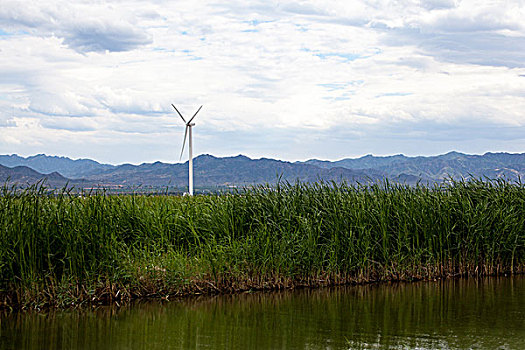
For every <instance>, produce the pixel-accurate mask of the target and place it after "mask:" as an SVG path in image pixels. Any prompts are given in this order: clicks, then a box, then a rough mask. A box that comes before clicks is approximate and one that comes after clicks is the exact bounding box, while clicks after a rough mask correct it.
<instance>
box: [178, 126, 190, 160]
mask: <svg viewBox="0 0 525 350" xmlns="http://www.w3.org/2000/svg"><path fill="white" fill-rule="evenodd" d="M188 128H189V126H187V125H186V130H185V131H184V141H183V142H182V151H180V158H179V160H181V159H182V153H184V145H186V136H188Z"/></svg>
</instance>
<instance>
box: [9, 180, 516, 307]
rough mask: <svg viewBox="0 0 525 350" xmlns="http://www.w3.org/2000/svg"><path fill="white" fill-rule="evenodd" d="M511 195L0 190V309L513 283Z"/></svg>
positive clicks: (495, 184) (422, 190)
mask: <svg viewBox="0 0 525 350" xmlns="http://www.w3.org/2000/svg"><path fill="white" fill-rule="evenodd" d="M524 266H525V187H524V185H522V184H510V183H507V182H504V181H470V182H454V181H451V182H448V183H446V184H442V185H439V186H435V187H424V186H416V187H409V186H404V185H396V184H391V183H388V182H385V183H383V184H378V185H371V186H353V185H347V184H335V183H317V184H300V183H298V184H279V185H277V186H276V187H273V188H272V189H268V188H265V187H262V186H261V187H255V188H250V189H245V190H243V191H239V192H236V193H228V194H222V195H206V196H195V197H175V196H161V195H159V196H146V195H107V194H105V193H104V192H99V193H96V194H91V195H89V194H84V195H82V196H80V195H79V194H78V193H75V194H73V193H72V192H68V191H66V190H63V191H61V192H53V193H49V192H48V191H47V190H46V189H45V188H44V187H42V186H33V187H31V188H28V189H25V190H17V189H15V188H12V187H9V186H8V185H4V187H3V189H2V192H1V195H0V298H1V299H0V302H1V303H2V304H3V307H7V308H40V307H46V306H51V307H54V306H58V307H67V306H71V305H78V304H83V303H85V304H87V303H105V302H109V301H119V302H123V301H127V300H130V299H133V298H137V297H150V296H154V297H164V298H166V297H168V298H169V297H173V296H174V295H184V294H188V293H219V292H221V293H222V292H235V291H240V290H249V289H275V288H288V287H298V286H321V285H332V284H341V283H361V282H370V281H384V280H413V279H434V278H444V277H449V276H459V275H475V276H481V275H488V274H504V273H521V272H523V271H524Z"/></svg>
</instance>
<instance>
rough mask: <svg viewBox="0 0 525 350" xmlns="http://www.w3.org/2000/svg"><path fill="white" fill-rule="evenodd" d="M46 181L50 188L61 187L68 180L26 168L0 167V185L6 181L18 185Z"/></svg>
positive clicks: (55, 174)
mask: <svg viewBox="0 0 525 350" xmlns="http://www.w3.org/2000/svg"><path fill="white" fill-rule="evenodd" d="M43 179H45V180H46V184H47V185H48V186H51V187H62V186H64V185H66V183H68V181H69V179H66V178H65V177H63V176H62V175H60V174H59V173H57V172H52V173H50V174H41V173H39V172H37V171H35V170H33V169H31V168H28V167H26V166H16V167H14V168H9V167H6V166H3V165H0V183H1V184H3V183H5V182H6V181H8V180H9V181H10V182H12V183H18V184H20V185H27V184H34V183H36V182H38V181H42V180H43Z"/></svg>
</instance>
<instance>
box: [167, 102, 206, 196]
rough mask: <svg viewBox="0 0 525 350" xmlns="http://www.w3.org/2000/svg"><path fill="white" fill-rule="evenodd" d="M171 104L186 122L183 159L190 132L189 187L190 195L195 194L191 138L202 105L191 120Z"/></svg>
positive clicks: (181, 152)
mask: <svg viewBox="0 0 525 350" xmlns="http://www.w3.org/2000/svg"><path fill="white" fill-rule="evenodd" d="M171 105H172V106H173V108H175V110H176V111H177V113H179V115H180V117H181V118H182V121H183V122H184V124H186V130H185V131H184V141H183V142H182V151H180V159H182V154H183V153H184V145H186V136H188V134H189V141H188V143H189V144H188V149H189V153H190V156H189V161H188V166H189V186H188V188H189V194H190V196H193V143H192V140H191V127H192V126H195V123H192V121H193V118H195V116H196V115H197V113H199V111H200V110H201V108H202V106H200V107H199V109H197V112H195V114H194V115H193V117H191V118H190V120H188V121H186V119H184V117H183V116H182V114H180V112H179V110H178V109H177V107H175V105H174V104H173V103H172V104H171Z"/></svg>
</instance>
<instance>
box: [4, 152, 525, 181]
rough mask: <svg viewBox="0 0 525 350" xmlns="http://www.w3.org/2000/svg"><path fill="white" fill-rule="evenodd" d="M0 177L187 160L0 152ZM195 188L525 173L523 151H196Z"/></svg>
mask: <svg viewBox="0 0 525 350" xmlns="http://www.w3.org/2000/svg"><path fill="white" fill-rule="evenodd" d="M0 166H1V167H0V181H2V182H5V181H6V180H7V179H8V178H9V180H10V181H11V182H17V183H20V184H27V183H34V182H36V181H38V180H39V179H42V178H47V181H48V184H49V185H52V186H63V185H65V184H66V183H69V184H71V185H74V186H84V187H89V186H104V187H113V186H120V187H122V186H138V185H143V186H152V187H165V186H173V187H179V188H182V187H184V186H187V178H188V165H187V162H186V163H175V164H170V163H162V162H155V163H143V164H140V165H132V164H122V165H111V164H102V163H99V162H96V161H94V160H91V159H75V160H74V159H70V158H67V157H57V156H47V155H44V154H38V155H35V156H30V157H21V156H18V155H16V154H13V155H0ZM194 174H195V175H194V176H195V186H196V188H199V187H201V188H204V187H217V186H242V185H251V184H263V183H275V182H276V181H278V180H279V179H281V180H285V181H290V182H294V181H296V180H299V181H303V182H313V181H318V180H321V179H322V180H325V181H341V180H345V181H348V182H361V183H363V182H368V181H378V180H382V179H385V178H388V179H389V180H391V181H396V182H402V183H408V184H414V183H416V182H422V183H432V182H440V181H443V179H445V178H448V177H453V178H456V179H459V178H467V179H468V178H472V177H474V178H490V179H497V178H506V179H508V180H511V181H516V180H518V179H519V178H520V177H522V176H523V175H524V174H525V153H520V154H511V153H485V154H483V155H469V154H464V153H459V152H450V153H447V154H443V155H439V156H431V157H423V156H419V157H407V156H404V155H402V154H399V155H393V156H387V157H377V156H373V155H367V156H364V157H361V158H346V159H342V160H338V161H323V160H317V159H311V160H308V161H304V162H287V161H281V160H276V159H269V158H261V159H251V158H248V157H246V156H243V155H238V156H235V157H214V156H212V155H200V156H198V157H196V158H195V159H194Z"/></svg>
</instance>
